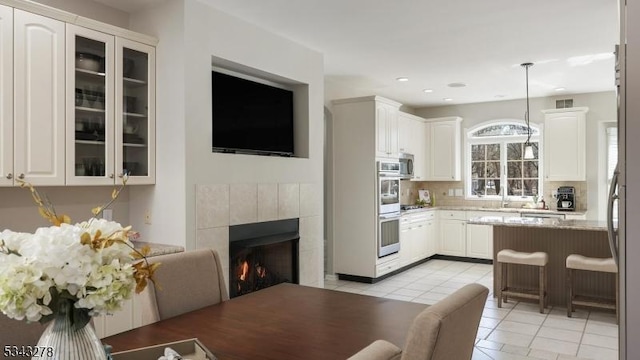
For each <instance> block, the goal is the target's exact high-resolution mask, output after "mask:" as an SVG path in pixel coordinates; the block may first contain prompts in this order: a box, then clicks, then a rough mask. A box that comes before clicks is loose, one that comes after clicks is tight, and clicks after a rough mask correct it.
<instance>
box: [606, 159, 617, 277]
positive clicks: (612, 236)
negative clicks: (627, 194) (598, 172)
mask: <svg viewBox="0 0 640 360" xmlns="http://www.w3.org/2000/svg"><path fill="white" fill-rule="evenodd" d="M619 174H620V172H619V171H618V166H617V165H616V169H615V170H614V171H613V178H612V179H611V187H610V188H609V200H608V202H607V235H608V238H609V249H611V256H612V257H613V260H614V261H615V263H616V265H617V264H618V244H617V239H616V238H617V233H616V229H615V228H614V227H613V207H614V205H615V201H616V200H618V195H617V194H616V188H617V187H618V175H619Z"/></svg>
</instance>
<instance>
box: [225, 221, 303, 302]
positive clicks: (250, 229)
mask: <svg viewBox="0 0 640 360" xmlns="http://www.w3.org/2000/svg"><path fill="white" fill-rule="evenodd" d="M299 240H300V234H299V224H298V219H287V220H277V221H267V222H261V223H253V224H243V225H234V226H230V227H229V296H230V297H231V298H234V297H237V296H241V295H245V294H248V293H251V292H254V291H258V290H261V289H264V288H267V287H269V286H273V285H277V284H280V283H283V282H289V283H294V284H298V283H299V279H298V278H299V255H298V247H299Z"/></svg>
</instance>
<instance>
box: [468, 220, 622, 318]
mask: <svg viewBox="0 0 640 360" xmlns="http://www.w3.org/2000/svg"><path fill="white" fill-rule="evenodd" d="M468 223H469V224H478V225H491V226H493V259H494V262H493V266H494V272H493V273H494V278H493V287H494V296H495V289H496V288H497V287H498V284H500V280H501V279H500V277H501V274H500V272H499V271H497V261H495V259H496V257H497V254H498V252H499V251H500V250H503V249H512V250H515V251H524V252H534V251H544V252H546V253H547V254H548V255H549V263H548V265H547V276H548V278H547V280H548V284H547V294H548V300H549V305H560V306H563V307H565V306H566V304H567V284H566V275H565V262H566V258H567V256H569V255H570V254H579V255H583V256H588V257H595V258H609V257H611V251H610V250H609V241H608V238H607V227H606V223H605V222H604V221H602V222H601V221H587V220H561V219H549V218H526V217H525V218H507V217H499V216H483V217H478V218H472V219H470V220H469V221H468ZM615 279H616V278H615V274H609V273H599V272H590V271H580V272H579V273H578V275H577V276H576V277H575V280H574V288H575V289H576V291H577V292H578V293H579V294H584V295H588V296H595V297H600V298H609V299H614V298H615V291H616V285H615V281H616V280H615ZM509 282H510V284H512V286H516V287H526V288H535V287H537V283H538V270H537V268H535V267H528V266H514V267H510V268H509Z"/></svg>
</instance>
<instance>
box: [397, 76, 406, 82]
mask: <svg viewBox="0 0 640 360" xmlns="http://www.w3.org/2000/svg"><path fill="white" fill-rule="evenodd" d="M396 80H398V81H409V78H406V77H399V78H396Z"/></svg>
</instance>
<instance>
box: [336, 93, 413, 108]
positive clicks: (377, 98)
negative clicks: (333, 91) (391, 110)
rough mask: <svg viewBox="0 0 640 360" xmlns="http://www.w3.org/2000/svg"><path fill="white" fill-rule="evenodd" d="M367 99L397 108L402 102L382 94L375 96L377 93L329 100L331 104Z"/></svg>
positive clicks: (364, 100)
mask: <svg viewBox="0 0 640 360" xmlns="http://www.w3.org/2000/svg"><path fill="white" fill-rule="evenodd" d="M367 101H376V102H381V103H385V104H387V105H391V106H395V107H397V108H400V107H401V106H402V104H401V103H399V102H397V101H393V100H390V99H387V98H385V97H382V96H377V95H372V96H362V97H356V98H348V99H337V100H331V103H332V104H333V105H339V104H348V103H358V102H367Z"/></svg>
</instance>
